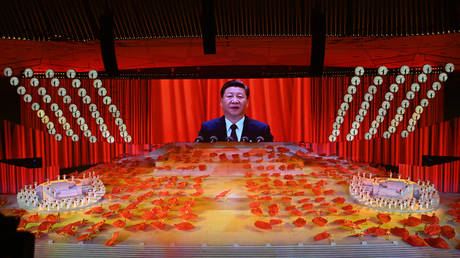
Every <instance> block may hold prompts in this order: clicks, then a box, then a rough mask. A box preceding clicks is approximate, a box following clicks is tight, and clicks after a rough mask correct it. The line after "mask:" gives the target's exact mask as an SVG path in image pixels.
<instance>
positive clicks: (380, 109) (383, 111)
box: [377, 107, 387, 116]
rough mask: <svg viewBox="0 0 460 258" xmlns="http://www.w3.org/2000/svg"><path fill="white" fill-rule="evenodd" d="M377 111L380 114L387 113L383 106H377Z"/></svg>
mask: <svg viewBox="0 0 460 258" xmlns="http://www.w3.org/2000/svg"><path fill="white" fill-rule="evenodd" d="M377 112H378V114H379V115H381V116H385V115H386V114H387V110H386V109H385V108H383V107H381V108H379V110H378V111H377Z"/></svg>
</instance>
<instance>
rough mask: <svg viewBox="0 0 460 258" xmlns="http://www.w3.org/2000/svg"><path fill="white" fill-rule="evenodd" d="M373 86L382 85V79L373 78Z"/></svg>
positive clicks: (378, 77)
mask: <svg viewBox="0 0 460 258" xmlns="http://www.w3.org/2000/svg"><path fill="white" fill-rule="evenodd" d="M373 82H374V84H375V85H377V86H378V85H382V83H383V78H382V77H381V76H375V77H374V80H373Z"/></svg>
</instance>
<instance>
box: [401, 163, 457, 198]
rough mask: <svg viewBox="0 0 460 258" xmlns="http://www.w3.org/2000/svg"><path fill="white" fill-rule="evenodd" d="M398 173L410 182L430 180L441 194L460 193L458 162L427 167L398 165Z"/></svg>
mask: <svg viewBox="0 0 460 258" xmlns="http://www.w3.org/2000/svg"><path fill="white" fill-rule="evenodd" d="M399 173H400V174H401V176H402V177H404V178H406V177H410V178H411V179H412V180H418V179H420V180H425V181H426V180H430V182H431V183H433V184H434V185H435V186H436V189H438V191H441V192H454V193H458V192H460V161H454V162H449V163H445V164H440V165H434V166H429V167H422V166H411V165H407V164H400V165H399Z"/></svg>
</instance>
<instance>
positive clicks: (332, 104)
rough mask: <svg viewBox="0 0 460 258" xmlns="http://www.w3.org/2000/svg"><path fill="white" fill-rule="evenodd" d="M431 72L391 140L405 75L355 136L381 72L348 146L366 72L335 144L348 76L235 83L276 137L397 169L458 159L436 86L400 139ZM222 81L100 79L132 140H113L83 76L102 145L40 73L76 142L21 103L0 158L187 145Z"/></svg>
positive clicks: (83, 108)
mask: <svg viewBox="0 0 460 258" xmlns="http://www.w3.org/2000/svg"><path fill="white" fill-rule="evenodd" d="M435 78H437V74H434V75H432V76H430V77H429V81H428V82H427V83H423V84H421V90H420V92H419V93H417V94H416V97H415V99H414V100H412V101H411V102H410V103H411V104H410V106H409V108H408V109H407V110H406V113H405V115H404V120H403V122H402V123H401V124H400V125H399V126H398V128H397V132H396V133H395V134H394V135H393V136H392V138H391V139H390V140H386V139H383V138H382V133H383V131H384V130H386V129H387V127H388V125H389V121H390V120H391V119H392V118H393V117H394V115H395V113H396V109H397V107H398V106H399V105H400V103H401V100H403V99H404V96H405V94H406V92H407V91H408V90H409V88H410V85H411V83H412V82H413V81H414V76H407V78H406V83H405V84H403V85H402V86H400V89H399V91H398V92H397V93H396V94H395V98H394V100H393V101H391V108H390V109H389V113H388V114H387V116H386V117H385V121H384V123H383V124H382V125H381V126H380V127H379V129H378V133H377V135H376V137H375V138H374V139H373V140H371V141H367V140H364V133H365V132H366V131H367V130H368V128H369V126H370V121H372V120H373V119H374V118H375V116H376V115H377V110H378V108H380V104H381V102H382V99H383V96H384V94H385V93H386V92H387V91H388V87H389V85H390V84H391V83H394V76H386V77H385V78H384V84H383V85H382V86H378V92H377V94H375V97H374V100H373V101H372V102H371V105H370V108H369V110H368V114H367V116H366V117H365V119H364V121H363V123H362V124H361V127H360V129H359V134H358V135H357V136H356V137H355V140H354V141H352V142H348V141H346V140H345V135H346V134H347V133H348V131H349V129H350V128H351V123H352V122H353V121H354V117H355V115H356V114H357V111H358V109H359V107H360V105H361V102H362V101H363V95H364V93H365V92H367V88H368V86H369V85H370V82H371V80H372V77H371V76H364V77H362V83H361V84H360V85H358V92H357V93H356V94H355V95H354V100H353V102H352V103H351V105H350V109H349V110H348V111H347V113H346V115H345V122H344V124H343V125H342V128H341V134H340V136H339V137H338V141H337V142H336V143H329V142H328V136H329V135H330V134H331V131H332V123H333V122H334V119H335V117H336V114H337V110H338V107H339V105H340V103H341V102H342V101H343V95H344V94H345V92H346V89H347V87H348V85H349V84H350V79H351V78H350V77H324V78H282V79H242V81H244V82H245V83H246V84H248V85H249V87H250V89H251V96H250V100H249V106H250V107H249V110H248V115H249V116H250V117H252V118H254V119H257V120H260V121H263V122H266V123H268V124H269V125H270V126H271V128H272V133H273V135H274V136H275V141H288V142H299V141H305V142H307V143H309V144H308V145H307V147H308V148H312V149H313V150H315V151H317V152H320V153H322V152H325V153H326V154H336V155H339V156H342V157H346V158H348V159H351V160H355V161H362V162H370V163H380V164H391V165H395V166H397V165H399V164H400V163H402V164H408V165H421V156H422V154H423V155H430V154H432V155H437V154H439V155H451V156H455V155H457V156H458V155H460V152H459V147H458V146H460V142H459V138H460V137H459V133H458V132H459V131H460V128H459V127H460V124H459V122H458V119H456V120H452V121H448V122H442V120H443V117H442V114H443V99H444V96H443V95H444V90H443V88H442V89H441V90H440V91H438V92H436V94H437V95H436V97H435V98H434V99H431V100H430V101H429V102H430V103H429V106H428V107H427V108H425V109H424V111H423V113H422V115H421V119H420V120H419V122H418V124H417V126H416V131H415V132H413V133H411V134H410V135H409V137H408V138H407V139H403V138H401V137H400V132H401V130H402V129H403V128H405V127H406V126H407V122H408V120H409V117H410V116H411V115H412V113H413V111H414V109H415V106H416V103H419V101H420V99H421V98H423V97H425V95H426V91H427V90H428V89H429V88H430V87H431V83H432V81H433V80H435ZM226 81H227V79H186V80H140V79H139V80H136V79H134V80H127V79H117V80H103V86H104V87H106V88H107V91H108V95H109V96H111V97H112V100H113V101H112V102H113V103H114V104H116V106H117V107H118V109H119V110H120V113H121V117H122V118H123V120H124V122H125V123H126V125H127V131H128V132H129V134H130V135H131V136H132V138H133V142H131V143H130V144H125V143H124V141H123V139H122V138H121V136H120V133H119V131H118V127H117V125H115V122H114V118H113V117H112V115H111V114H110V113H109V111H108V106H107V105H105V104H103V103H102V97H101V96H99V95H98V94H97V91H96V89H95V88H94V87H93V86H92V81H91V80H89V79H84V80H82V87H83V88H85V89H86V90H87V91H88V95H90V96H91V99H92V103H95V104H97V106H98V110H99V112H100V113H101V116H102V117H103V118H104V121H105V123H106V124H107V127H108V130H109V131H110V134H111V135H113V136H114V137H115V142H116V143H114V144H109V143H107V142H106V141H105V140H106V139H105V138H103V137H102V135H101V132H100V130H99V129H98V127H97V125H96V122H95V119H93V118H92V117H91V112H90V111H89V109H88V105H87V104H84V103H83V102H82V100H81V97H79V96H78V95H77V89H75V88H73V87H72V86H71V81H70V80H69V79H62V80H61V85H60V87H63V88H65V89H66V90H67V94H68V95H69V96H71V98H72V103H74V104H76V105H77V106H78V109H79V110H80V112H81V116H82V117H84V118H85V120H86V123H87V124H88V125H89V128H90V129H91V131H92V133H93V135H96V136H97V138H98V142H97V143H96V144H91V143H89V141H88V139H87V138H85V137H84V136H83V134H82V132H81V131H80V129H79V127H78V125H77V124H76V119H75V118H73V117H72V115H71V113H70V111H69V105H68V104H64V103H63V101H62V97H60V96H58V95H57V88H54V87H51V86H50V82H49V80H48V79H42V80H41V81H40V86H42V87H45V89H46V91H47V93H48V94H50V96H51V98H52V102H55V103H57V104H58V105H59V107H60V109H62V110H63V111H64V116H65V117H66V118H67V121H69V123H70V125H71V128H72V129H73V130H74V132H75V133H76V134H78V135H79V137H80V141H78V142H76V143H74V142H72V141H71V140H70V138H68V137H66V136H64V137H63V138H64V139H63V141H61V142H57V141H55V140H54V136H50V135H49V134H48V133H47V130H46V128H45V125H44V124H42V123H41V121H40V119H39V118H38V117H37V114H36V112H35V111H32V109H31V103H25V102H24V101H21V118H22V125H20V126H19V125H5V135H4V137H3V143H2V146H5V147H4V148H3V149H2V153H1V154H2V157H5V158H26V157H37V156H40V157H43V162H44V166H46V167H48V166H57V167H60V168H66V167H75V166H81V165H88V164H95V163H99V162H108V161H110V160H111V159H112V158H114V157H116V156H117V155H121V154H122V153H141V152H142V151H144V150H148V149H151V147H150V146H151V144H163V143H168V142H190V141H193V140H194V138H195V137H196V136H197V134H198V131H199V129H200V125H201V123H202V122H204V121H206V120H209V119H212V118H215V117H218V116H221V115H222V111H221V108H220V104H219V100H220V95H219V91H220V87H221V85H222V84H223V83H225V82H226ZM21 85H25V87H26V89H27V93H29V94H31V95H32V98H33V100H32V103H33V102H37V103H39V104H40V106H41V108H42V109H43V110H44V111H45V113H46V114H47V115H48V116H49V117H50V120H51V121H53V122H54V124H55V126H56V129H57V131H58V132H59V133H61V134H63V135H64V131H63V129H62V126H61V125H59V123H58V121H57V118H56V117H55V116H54V113H53V112H52V111H51V110H50V104H45V103H44V102H43V101H42V97H41V96H39V95H38V93H37V91H38V90H37V88H38V87H31V86H30V83H29V80H28V79H21Z"/></svg>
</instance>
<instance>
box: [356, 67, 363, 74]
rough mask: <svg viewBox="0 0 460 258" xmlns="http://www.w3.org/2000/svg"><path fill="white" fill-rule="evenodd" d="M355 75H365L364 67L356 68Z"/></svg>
mask: <svg viewBox="0 0 460 258" xmlns="http://www.w3.org/2000/svg"><path fill="white" fill-rule="evenodd" d="M355 74H356V75H358V76H361V75H363V74H364V67H362V66H357V67H356V68H355Z"/></svg>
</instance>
